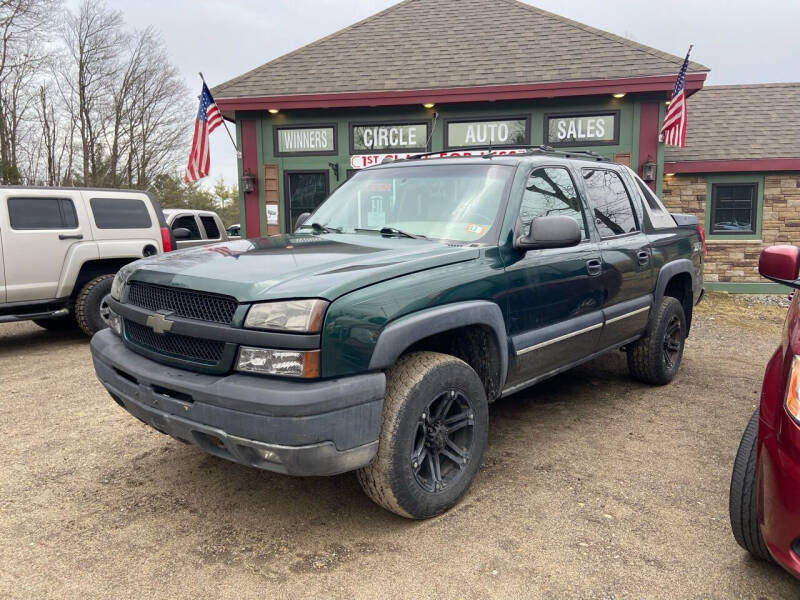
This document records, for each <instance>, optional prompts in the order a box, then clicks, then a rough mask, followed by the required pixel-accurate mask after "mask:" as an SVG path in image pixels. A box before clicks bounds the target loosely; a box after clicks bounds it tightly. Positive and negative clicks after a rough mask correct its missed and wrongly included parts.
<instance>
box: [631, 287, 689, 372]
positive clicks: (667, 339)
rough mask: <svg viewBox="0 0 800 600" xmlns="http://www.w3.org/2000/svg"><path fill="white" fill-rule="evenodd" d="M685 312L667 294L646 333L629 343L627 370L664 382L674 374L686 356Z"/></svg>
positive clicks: (678, 303) (674, 299)
mask: <svg viewBox="0 0 800 600" xmlns="http://www.w3.org/2000/svg"><path fill="white" fill-rule="evenodd" d="M685 339H686V315H685V314H684V312H683V306H682V305H681V303H680V302H679V301H678V300H677V299H676V298H672V297H671V296H664V297H663V298H662V299H661V303H660V304H659V305H658V307H657V308H656V314H655V315H653V320H652V324H651V327H650V331H649V332H648V333H647V335H646V336H644V337H643V338H641V339H639V340H637V341H636V342H634V343H633V344H631V345H630V346H628V371H629V372H630V374H631V376H633V377H634V378H635V379H638V380H639V381H644V382H645V383H651V384H653V385H665V384H667V383H669V382H670V381H672V380H673V379H674V378H675V375H676V374H677V373H678V367H679V366H680V364H681V358H683V344H684V341H685Z"/></svg>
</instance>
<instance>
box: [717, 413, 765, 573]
mask: <svg viewBox="0 0 800 600" xmlns="http://www.w3.org/2000/svg"><path fill="white" fill-rule="evenodd" d="M757 448H758V409H756V411H755V412H754V413H753V416H752V417H750V422H749V423H747V427H746V428H745V430H744V433H743V434H742V441H741V442H740V443H739V450H738V451H737V452H736V460H735V461H734V463H733V475H732V476H731V490H730V496H729V503H728V512H729V514H730V519H731V530H732V531H733V537H734V538H736V543H737V544H739V545H740V546H741V547H742V548H744V549H745V550H747V551H748V552H749V553H750V554H752V555H753V556H755V557H756V558H760V559H762V560H766V561H768V562H774V560H773V558H772V556H771V555H770V553H769V550H767V545H766V544H765V543H764V538H763V536H762V535H761V529H760V528H759V526H758V514H757V512H756V454H757Z"/></svg>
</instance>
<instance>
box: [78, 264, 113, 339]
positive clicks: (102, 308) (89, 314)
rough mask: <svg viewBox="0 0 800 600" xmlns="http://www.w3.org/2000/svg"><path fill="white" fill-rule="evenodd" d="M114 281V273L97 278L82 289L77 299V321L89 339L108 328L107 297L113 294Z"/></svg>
mask: <svg viewBox="0 0 800 600" xmlns="http://www.w3.org/2000/svg"><path fill="white" fill-rule="evenodd" d="M113 281H114V274H113V273H111V274H109V275H100V276H99V277H95V278H94V279H92V280H91V281H90V282H89V283H87V284H86V285H84V286H83V288H81V291H80V292H79V293H78V297H77V298H76V299H75V320H76V321H78V326H79V327H80V328H81V330H82V331H83V333H85V334H86V335H88V336H89V337H92V336H93V335H94V334H95V333H97V332H98V331H100V330H101V329H105V328H106V327H108V323H107V321H106V318H107V311H108V310H109V308H108V306H107V305H106V304H105V297H106V296H107V295H108V294H109V293H111V283H112V282H113Z"/></svg>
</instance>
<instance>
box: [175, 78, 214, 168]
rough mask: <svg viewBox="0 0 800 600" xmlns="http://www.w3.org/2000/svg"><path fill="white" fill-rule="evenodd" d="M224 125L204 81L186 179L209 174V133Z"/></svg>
mask: <svg viewBox="0 0 800 600" xmlns="http://www.w3.org/2000/svg"><path fill="white" fill-rule="evenodd" d="M220 125H222V113H221V112H219V109H218V108H217V105H216V104H215V103H214V98H212V97H211V92H210V91H208V86H206V84H205V82H204V83H203V91H201V92H200V108H199V109H198V111H197V119H196V120H195V122H194V139H192V151H191V152H190V153H189V164H188V165H187V166H186V175H185V176H184V180H186V181H187V182H189V181H197V180H198V179H202V178H203V177H205V176H206V175H208V168H209V167H210V166H211V156H210V155H209V153H208V135H209V134H210V133H211V132H212V131H214V130H215V129H216V128H217V127H219V126H220Z"/></svg>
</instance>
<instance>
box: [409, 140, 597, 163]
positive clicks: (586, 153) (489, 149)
mask: <svg viewBox="0 0 800 600" xmlns="http://www.w3.org/2000/svg"><path fill="white" fill-rule="evenodd" d="M476 150H481V151H485V152H486V154H484V155H483V158H491V157H492V156H495V152H502V151H503V150H518V151H519V150H522V151H524V152H522V153H524V154H555V155H559V156H563V157H564V158H573V157H576V158H578V157H584V158H585V157H589V158H591V159H594V160H596V161H598V162H611V160H610V159H608V158H606V157H605V156H603V155H601V154H598V153H597V152H592V151H591V150H557V149H555V148H553V147H552V146H547V145H544V144H539V145H535V146H528V145H520V146H502V147H499V148H498V147H497V146H465V147H462V148H454V149H452V150H437V151H435V152H422V153H421V154H415V155H414V156H409V157H408V158H405V159H403V158H401V159H397V160H420V159H422V158H426V157H428V156H436V155H438V154H445V153H448V152H472V151H476ZM442 158H456V157H447V156H443V157H442Z"/></svg>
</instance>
